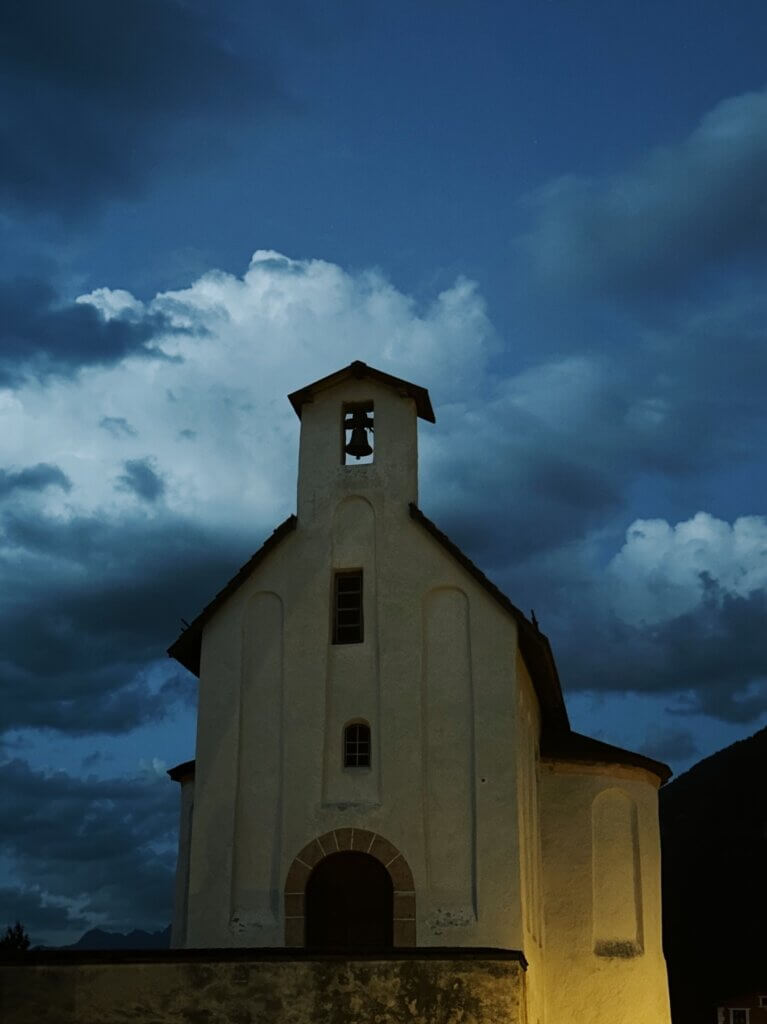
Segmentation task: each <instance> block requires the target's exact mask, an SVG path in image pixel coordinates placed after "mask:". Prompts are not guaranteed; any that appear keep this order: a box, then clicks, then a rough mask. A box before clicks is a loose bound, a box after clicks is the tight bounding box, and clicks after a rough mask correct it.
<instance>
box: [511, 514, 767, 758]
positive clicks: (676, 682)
mask: <svg viewBox="0 0 767 1024" xmlns="http://www.w3.org/2000/svg"><path fill="white" fill-rule="evenodd" d="M560 557H561V558H562V563H561V564H560V563H559V562H558V558H557V556H556V555H554V554H552V555H550V556H549V559H548V562H547V563H546V564H545V571H546V572H547V573H548V588H547V590H544V593H548V596H549V598H550V603H549V609H550V610H551V611H552V612H553V616H554V617H553V624H554V628H553V630H552V632H553V633H554V636H555V638H556V641H557V642H556V649H557V654H558V660H559V663H560V667H561V668H563V669H564V670H565V671H564V673H563V674H564V678H565V681H566V683H567V685H568V687H569V689H570V690H571V691H590V692H593V693H605V694H609V693H613V694H618V693H625V692H632V693H636V694H647V695H653V694H657V695H661V694H666V695H667V697H668V704H667V706H666V711H667V712H672V713H674V714H678V715H697V714H705V715H710V716H713V717H715V718H720V719H722V720H723V721H729V722H740V723H745V722H754V723H756V722H758V721H760V720H761V718H762V716H763V715H764V714H765V712H767V655H766V654H765V650H764V644H763V642H762V629H763V623H764V621H765V616H767V575H766V574H765V568H767V519H765V518H764V517H762V516H748V517H742V518H740V519H737V520H736V521H735V522H734V523H732V524H729V523H727V522H724V521H722V520H719V519H717V518H715V517H714V516H711V515H709V514H707V513H698V514H697V515H695V516H694V517H692V518H691V519H690V520H686V521H683V522H679V523H677V524H675V525H672V524H670V523H668V522H666V521H664V520H653V521H644V520H637V521H636V522H634V523H633V524H632V525H631V526H630V527H629V528H628V530H627V533H626V539H625V543H624V545H623V546H622V548H621V549H620V550H619V551H618V552H616V553H615V555H614V556H613V557H612V558H611V559H610V560H609V562H608V563H607V565H606V566H600V564H599V561H598V547H594V548H592V549H591V550H590V551H588V550H586V549H584V550H582V551H581V553H580V558H581V560H580V562H579V561H578V553H577V552H574V551H572V550H571V551H569V552H567V553H566V554H560ZM528 569H529V566H528ZM545 626H546V622H545V620H544V628H545ZM672 746H673V744H670V747H672ZM679 756H682V755H679Z"/></svg>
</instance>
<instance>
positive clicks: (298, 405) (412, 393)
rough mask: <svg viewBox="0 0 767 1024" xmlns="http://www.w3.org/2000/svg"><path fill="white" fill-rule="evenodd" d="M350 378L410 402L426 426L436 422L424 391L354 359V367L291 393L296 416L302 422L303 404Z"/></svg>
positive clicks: (290, 398)
mask: <svg viewBox="0 0 767 1024" xmlns="http://www.w3.org/2000/svg"><path fill="white" fill-rule="evenodd" d="M350 378H352V379H354V380H364V379H366V378H370V379H371V380H376V381H378V382H379V383H380V384H385V385H386V386H387V387H390V388H393V389H394V390H395V391H397V392H399V393H400V394H402V395H404V396H405V397H407V398H412V399H413V401H414V402H415V408H416V412H417V413H418V415H419V416H420V418H421V419H423V420H427V421H428V422H429V423H434V422H436V417H435V415H434V409H433V408H432V404H431V398H430V397H429V392H428V391H427V390H426V388H422V387H421V386H420V385H418V384H411V382H410V381H407V380H403V379H402V378H401V377H394V376H392V374H390V373H384V371H383V370H376V369H375V367H373V366H368V364H367V363H363V362H362V360H361V359H355V360H354V362H353V363H349V365H348V366H344V367H343V369H341V370H336V371H335V372H334V373H329V374H328V375H327V377H321V378H320V379H319V380H315V381H313V382H312V383H311V384H306V385H305V386H304V387H302V388H299V389H298V391H293V392H291V393H290V394H289V395H288V400H289V402H290V404H291V405H292V406H293V409H294V410H295V413H296V416H298V418H299V419H301V410H302V408H303V406H304V405H305V403H306V402H311V401H312V400H313V398H314V396H315V394H316V393H317V392H318V391H324V390H326V389H327V388H331V387H334V386H335V385H336V384H340V383H342V382H343V381H345V380H349V379H350Z"/></svg>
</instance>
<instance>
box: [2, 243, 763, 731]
mask: <svg viewBox="0 0 767 1024" xmlns="http://www.w3.org/2000/svg"><path fill="white" fill-rule="evenodd" d="M77 308H78V309H83V310H90V311H91V314H92V316H93V317H95V318H98V320H99V321H100V322H101V323H103V324H106V325H109V324H113V323H115V322H117V321H120V320H121V318H123V317H125V316H129V317H133V318H138V321H137V322H144V321H145V320H146V319H147V318H157V322H158V323H160V324H164V325H166V327H165V328H163V327H162V326H160V327H158V328H157V330H156V333H155V335H154V338H153V342H152V344H154V345H158V346H160V347H161V349H162V351H163V352H164V353H165V356H166V357H165V358H163V359H160V360H148V359H146V358H145V357H144V356H143V355H142V354H141V353H140V352H133V351H126V352H124V353H123V355H122V357H121V358H120V359H119V361H112V362H110V363H108V364H103V363H94V364H92V365H89V366H82V367H80V369H79V370H78V372H77V374H76V375H74V376H70V377H62V376H57V377H53V378H48V379H46V380H44V381H43V382H39V381H27V382H25V383H23V384H19V385H18V386H17V387H16V388H15V389H14V390H12V391H11V390H10V389H8V390H6V391H4V392H0V464H2V460H5V461H6V463H9V462H10V459H11V451H12V445H11V439H12V438H14V437H15V438H18V437H24V439H25V441H24V446H25V450H26V453H27V461H28V462H29V463H30V464H35V463H36V462H40V463H42V462H43V460H45V464H47V465H50V466H56V467H58V469H59V470H60V472H61V473H62V474H63V475H64V476H65V477H66V479H67V480H68V481H71V485H72V486H71V490H70V491H69V492H66V491H64V490H63V489H62V488H61V487H55V486H54V487H50V486H49V487H47V488H45V489H44V490H43V491H40V492H39V494H37V495H36V497H35V502H36V504H35V507H34V508H31V507H28V506H27V505H22V504H21V503H19V504H18V506H14V504H13V503H10V504H9V503H8V502H6V506H7V507H6V510H5V515H4V518H3V519H2V521H0V526H1V527H2V533H1V534H0V559H2V563H3V566H4V568H5V572H6V576H7V578H8V580H9V581H10V582H11V584H12V586H11V587H9V588H8V590H7V594H8V595H11V594H13V600H11V599H10V596H8V598H7V600H6V603H5V607H4V609H3V622H4V625H3V627H2V628H3V638H4V644H3V647H2V649H3V652H4V653H3V657H4V665H3V674H2V677H0V678H2V682H3V685H4V687H5V689H6V692H7V693H8V698H7V700H6V702H5V706H4V708H5V714H6V723H7V726H8V727H9V728H10V727H12V725H13V724H14V722H19V723H23V724H27V725H37V726H45V725H46V724H47V725H50V726H52V727H55V728H58V729H63V730H66V731H70V732H73V731H77V730H78V729H79V730H81V731H82V730H83V729H85V730H88V729H90V730H93V729H99V728H101V729H103V730H104V731H112V732H116V731H119V730H121V729H122V730H124V729H129V728H131V727H133V726H135V725H136V724H137V723H141V722H146V721H147V720H149V719H150V718H151V717H152V716H157V715H160V714H162V713H164V711H163V707H164V706H167V705H164V704H163V702H162V701H160V700H159V699H158V697H157V694H156V692H153V691H152V690H151V688H148V687H147V686H146V685H145V682H144V681H142V680H145V678H146V676H145V673H146V669H147V666H149V665H151V664H153V663H154V660H155V659H157V657H158V656H160V655H162V652H163V651H164V649H165V647H166V646H167V644H168V643H170V642H171V641H172V640H173V639H174V638H175V635H176V633H177V624H178V622H179V619H180V618H181V616H183V617H184V618H187V619H191V618H192V617H193V616H194V615H195V614H196V613H197V612H198V611H199V610H200V608H201V607H202V606H203V605H204V604H205V603H206V602H207V600H209V598H210V596H211V595H212V594H213V593H214V592H215V591H216V590H218V589H219V587H220V586H221V585H222V584H223V582H225V580H226V579H227V578H228V577H229V576H230V575H231V573H232V572H233V571H234V570H235V569H236V568H237V567H238V565H239V564H241V563H242V562H244V561H245V560H246V558H247V557H248V556H249V555H250V554H251V553H252V551H253V550H255V548H256V547H258V545H259V544H260V542H261V541H262V539H263V538H264V537H265V536H266V535H267V534H268V533H269V532H270V531H271V529H273V527H274V526H275V524H276V523H278V522H279V521H281V520H282V519H283V518H284V517H285V516H286V515H288V514H289V513H290V512H292V511H294V494H295V490H294V489H295V474H296V454H297V443H298V421H297V419H296V417H295V415H294V413H293V411H292V409H291V408H290V405H289V403H288V402H287V401H286V397H285V396H286V395H287V393H288V392H290V391H293V390H295V389H296V388H298V387H300V386H302V385H303V384H306V383H308V382H310V381H311V380H313V379H316V378H318V377H321V376H324V375H325V374H327V373H329V372H331V371H332V370H334V369H337V368H338V367H339V366H342V365H344V364H346V363H348V362H350V361H351V360H353V359H358V358H361V359H364V360H366V361H367V362H369V363H371V364H372V365H374V366H378V367H380V368H381V369H383V370H385V371H389V372H391V373H394V374H395V375H398V376H404V377H406V378H409V379H411V380H413V381H414V382H416V383H419V384H423V385H426V386H427V387H429V389H430V391H431V395H432V399H433V401H434V404H435V407H436V410H437V416H438V425H437V426H436V427H431V426H422V428H421V441H420V445H421V448H420V450H421V469H422V504H423V506H424V508H425V509H426V511H427V512H428V513H429V514H430V515H432V516H433V517H434V518H435V519H436V520H437V522H438V523H439V524H440V525H441V526H442V527H443V528H445V529H446V530H447V531H448V532H449V533H451V534H452V535H453V536H454V539H455V540H456V541H457V542H458V543H459V544H460V545H461V546H462V547H464V548H465V550H467V552H468V553H469V554H470V555H471V556H472V557H474V558H475V559H477V560H478V561H479V562H480V563H481V564H482V566H483V567H484V568H486V569H487V570H488V571H489V572H490V573H491V575H493V576H496V577H497V578H498V581H499V582H500V583H501V584H502V585H504V586H506V587H507V589H508V590H509V593H510V594H511V596H512V598H514V599H515V600H516V601H517V602H518V603H520V604H522V605H523V606H524V607H530V606H531V605H533V606H535V607H536V609H537V610H538V613H539V617H540V618H541V620H542V622H543V625H544V628H545V629H547V630H548V631H549V632H551V634H552V639H553V641H554V643H555V649H556V650H557V653H558V657H559V661H560V668H561V671H562V676H563V678H564V680H565V682H566V683H567V684H569V685H570V686H571V688H574V689H578V690H583V689H588V688H593V689H597V690H599V689H601V690H617V689H619V688H621V687H623V688H629V689H636V690H637V691H638V692H642V691H644V692H648V691H650V690H653V691H655V692H668V693H678V692H682V691H684V692H687V691H688V690H690V691H691V690H694V689H695V688H696V687H698V686H699V687H700V688H701V693H705V695H707V696H705V697H702V698H701V699H702V700H703V699H705V701H706V702H707V706H708V707H710V708H712V709H715V713H717V714H722V715H724V716H732V715H741V716H748V715H754V714H756V713H757V708H758V699H757V698H758V694H757V695H756V696H755V691H752V690H751V689H749V687H753V686H757V685H758V679H759V670H760V669H759V666H760V664H761V662H760V655H759V652H758V650H757V649H756V648H754V647H753V646H749V644H748V643H747V641H746V637H745V631H747V630H748V629H749V628H751V624H752V623H753V621H754V616H755V615H758V612H759V602H760V600H761V596H760V595H762V594H763V588H762V581H763V578H764V576H763V574H761V573H762V570H761V569H760V568H759V566H760V565H761V562H760V561H759V558H758V557H757V556H758V552H759V550H760V548H759V545H760V544H762V531H763V525H761V524H760V522H759V521H758V520H757V519H755V518H754V517H751V518H748V517H746V518H742V519H739V520H737V522H736V523H734V524H733V525H732V526H729V525H728V524H726V523H720V522H718V521H716V520H714V519H713V517H711V516H708V517H707V516H705V515H702V516H698V517H695V518H694V519H693V520H692V521H691V522H689V523H686V522H682V523H680V524H678V525H677V526H671V525H669V524H668V523H665V524H658V523H655V524H653V523H651V522H649V521H644V520H643V521H637V522H635V523H634V524H633V526H632V527H631V528H630V530H629V533H628V535H627V537H626V540H625V543H624V544H623V547H622V549H621V550H620V551H618V550H617V547H620V543H621V542H620V541H618V542H617V544H616V537H617V536H618V535H619V534H618V533H617V531H620V530H625V527H626V522H627V521H630V517H629V513H628V507H629V499H630V495H631V492H632V489H633V488H636V486H637V484H638V482H641V481H642V480H644V479H646V478H647V476H648V474H654V475H655V477H656V478H663V477H664V476H665V477H666V478H667V479H668V480H669V481H670V482H671V483H673V484H675V483H676V482H677V481H678V480H679V479H680V478H686V479H687V480H691V479H694V477H695V474H698V475H700V474H705V473H706V472H709V471H712V469H713V470H714V471H715V470H717V469H718V468H719V467H722V466H727V467H730V466H731V465H732V464H733V461H736V460H737V459H738V458H739V457H744V458H745V456H740V455H739V449H742V450H743V451H745V449H746V443H747V434H746V433H745V432H746V431H747V430H750V429H752V428H753V425H754V423H756V422H760V423H762V424H763V421H764V412H763V410H761V409H760V408H758V407H757V405H756V404H754V405H753V406H752V407H751V408H750V412H749V414H748V416H746V415H745V414H744V413H743V411H742V407H743V405H744V401H743V392H742V391H741V392H739V393H738V394H737V396H735V397H732V396H730V397H729V399H728V398H727V396H726V395H722V396H720V397H719V398H718V401H719V402H720V403H725V402H727V401H729V402H730V407H727V408H724V407H723V405H722V404H720V405H718V406H717V408H716V412H715V413H714V412H710V413H709V412H707V413H706V414H705V416H704V415H703V414H701V411H700V406H701V403H702V400H703V398H704V393H703V392H701V393H698V394H696V392H695V387H696V384H695V381H694V380H691V381H690V382H689V383H688V384H687V390H683V389H677V388H676V387H675V386H674V385H673V383H670V382H669V381H668V380H665V379H664V371H666V372H667V374H668V371H669V367H671V368H672V369H674V371H675V372H676V373H680V374H681V371H682V369H683V368H684V366H685V365H686V366H687V369H688V370H689V369H690V368H691V365H692V364H690V362H689V360H690V359H691V358H692V355H691V352H690V350H689V349H686V348H685V347H684V346H677V347H676V348H675V349H674V352H673V358H672V357H671V356H670V357H669V358H668V359H667V360H666V362H664V361H663V358H661V357H659V359H658V361H657V364H656V366H655V367H653V368H652V371H651V372H650V371H648V372H647V373H645V374H644V375H643V374H642V373H641V372H636V373H635V372H633V371H634V367H633V366H630V367H628V368H624V369H622V370H621V369H619V368H618V364H617V362H616V360H615V359H614V358H612V357H611V355H610V353H608V352H605V351H596V352H595V351H591V352H584V353H580V354H579V355H577V356H574V355H570V356H564V357H561V358H556V359H549V360H544V361H541V362H539V363H538V364H537V365H532V366H528V367H527V368H526V369H524V370H522V371H520V372H507V373H505V374H504V373H499V372H498V368H497V365H496V364H495V363H494V360H495V358H496V356H497V353H498V339H497V338H496V335H495V332H494V330H493V326H492V324H491V322H490V320H489V318H488V315H487V311H486V309H485V305H484V302H483V299H482V296H481V295H480V294H479V291H478V289H477V287H476V285H474V284H472V283H471V282H469V281H466V280H464V279H459V280H458V281H456V283H455V284H454V285H453V286H452V287H451V288H448V289H446V290H444V291H443V292H442V293H440V294H439V295H437V296H435V297H434V298H433V299H432V300H431V301H428V302H425V303H417V302H416V301H415V300H414V299H413V298H412V297H410V296H408V295H406V294H404V293H403V292H401V291H399V290H397V289H396V288H394V287H393V286H392V284H391V283H390V282H389V281H388V280H387V279H386V278H385V277H384V276H383V275H382V274H381V273H380V272H376V271H363V272H356V273H350V272H347V271H345V270H343V269H342V268H340V267H338V266H336V265H333V264H331V263H328V262H325V261H322V260H294V259H290V258H288V257H286V256H283V255H281V254H279V253H276V252H273V251H270V250H262V251H258V252H257V253H256V254H255V255H254V257H253V259H252V261H251V264H250V266H249V267H248V269H247V270H246V272H245V274H244V275H242V276H241V277H238V276H235V275H233V274H227V273H222V272H220V271H211V272H210V273H207V274H205V275H203V276H202V277H201V278H199V279H198V280H197V281H194V282H193V283H192V284H190V286H189V287H188V288H184V289H179V290H176V291H173V292H163V293H160V294H158V295H156V296H155V297H154V298H150V299H148V300H146V301H144V302H142V303H138V302H137V300H134V299H133V297H132V296H130V295H129V294H128V293H125V292H112V291H110V289H108V288H106V287H104V288H100V289H98V290H97V291H95V292H92V293H90V294H89V295H86V296H81V299H80V301H79V303H78V304H77ZM754 344H755V342H754ZM685 360H687V362H686V363H685ZM744 372H745V371H744ZM688 376H690V377H694V374H688ZM702 387H703V389H704V391H705V387H706V385H705V383H704V385H702ZM746 404H747V403H746ZM760 417H761V419H760ZM709 422H710V424H711V427H710V434H708V433H706V430H704V429H703V426H702V424H703V423H709ZM714 424H716V429H715V427H714ZM709 438H711V439H712V440H711V442H710V443H709ZM192 440H193V441H194V443H190V441H192ZM14 493H16V492H14ZM488 496H491V498H490V500H488ZM137 499H138V500H137ZM608 563H609V564H608ZM639 564H641V565H642V566H643V567H644V570H643V572H639V571H638V570H637V566H638V565H639ZM704 581H708V582H704ZM749 588H750V589H749ZM659 594H660V596H659ZM574 595H577V600H576V601H575V602H574V600H573V596H574ZM672 623H673V624H674V625H673V627H672V625H671V624H672ZM716 630H719V635H721V636H723V637H724V638H725V641H726V642H725V643H724V644H723V649H722V650H721V651H718V652H716V656H714V653H713V652H712V653H711V654H710V655H707V657H708V659H709V660H708V667H707V666H706V665H705V664H704V663H703V661H702V660H701V659H700V658H699V657H698V656H697V652H699V651H704V650H705V651H708V650H709V646H710V645H711V643H712V642H709V641H708V640H706V639H705V638H706V636H708V635H709V634H711V635H714V633H715V632H716ZM712 631H713V632H712ZM585 634H588V635H590V636H593V637H595V638H596V639H595V641H594V642H593V643H589V644H588V645H583V644H582V643H580V642H579V641H578V637H579V636H583V635H585ZM22 638H27V640H24V641H23V642H22ZM595 652H597V654H595ZM606 652H610V654H609V658H608V657H607V653H606ZM645 655H646V657H647V659H648V661H647V664H648V665H649V666H651V670H650V671H648V672H646V673H645V675H644V676H641V677H640V673H639V669H638V667H637V666H638V665H639V664H640V662H641V658H642V657H643V656H645ZM603 656H604V657H603ZM632 659H633V662H634V663H633V664H632V663H631V661H632ZM142 673H144V674H143V675H142ZM717 673H718V675H717ZM728 688H729V689H728ZM729 690H732V700H729V698H727V693H728V692H729ZM720 705H721V706H720ZM717 709H718V710H717Z"/></svg>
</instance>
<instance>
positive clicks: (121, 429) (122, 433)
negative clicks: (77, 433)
mask: <svg viewBox="0 0 767 1024" xmlns="http://www.w3.org/2000/svg"><path fill="white" fill-rule="evenodd" d="M99 426H100V427H103V428H104V430H106V431H108V432H109V433H110V434H111V435H112V437H137V436H138V431H137V430H135V429H134V428H133V427H132V426H131V425H130V423H128V421H127V420H126V418H125V417H124V416H102V417H101V419H100V420H99Z"/></svg>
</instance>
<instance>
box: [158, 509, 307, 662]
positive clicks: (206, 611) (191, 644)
mask: <svg viewBox="0 0 767 1024" xmlns="http://www.w3.org/2000/svg"><path fill="white" fill-rule="evenodd" d="M297 522H298V520H297V519H296V517H295V516H288V518H287V519H286V520H285V521H284V522H283V523H280V525H279V526H278V527H277V528H276V529H275V530H274V532H273V533H272V534H271V536H269V537H267V538H266V540H265V541H264V543H263V544H262V545H261V547H260V548H259V549H258V551H256V553H255V554H254V555H251V557H250V558H249V559H248V560H247V562H246V563H245V565H243V566H242V568H241V569H238V570H237V572H236V573H235V574H234V576H232V578H231V579H230V580H229V582H228V583H227V584H226V586H225V587H222V588H221V590H219V592H218V593H217V594H216V596H215V597H214V598H213V600H212V601H210V602H209V603H208V604H206V605H205V607H204V608H203V610H202V611H201V612H200V614H199V615H198V616H197V618H196V619H195V620H194V621H193V622H191V623H190V624H189V625H188V626H187V627H186V629H184V630H183V632H182V633H181V635H180V636H179V638H178V639H177V640H176V641H175V643H172V644H171V645H170V647H169V648H168V656H169V657H171V658H175V659H176V661H178V662H180V663H181V664H182V665H183V666H184V668H188V669H189V671H190V672H193V673H194V674H195V675H196V676H198V677H199V675H200V648H201V645H202V628H203V626H204V625H205V623H206V622H207V621H208V619H210V618H211V617H212V616H213V614H214V613H215V612H216V611H218V609H219V608H220V607H221V605H222V604H223V603H224V601H226V599H227V598H228V597H229V596H230V595H231V594H233V593H234V592H235V590H238V589H239V587H240V586H241V585H242V584H243V583H244V582H245V580H246V579H247V578H248V576H250V574H251V573H252V572H253V570H254V569H255V568H256V566H257V565H259V564H260V563H261V562H262V561H263V560H264V559H265V558H266V556H267V555H268V554H269V552H270V551H273V550H274V549H275V548H276V547H277V545H278V544H279V543H280V541H281V540H282V539H283V537H287V535H288V534H289V533H292V532H293V530H295V528H296V523H297Z"/></svg>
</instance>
